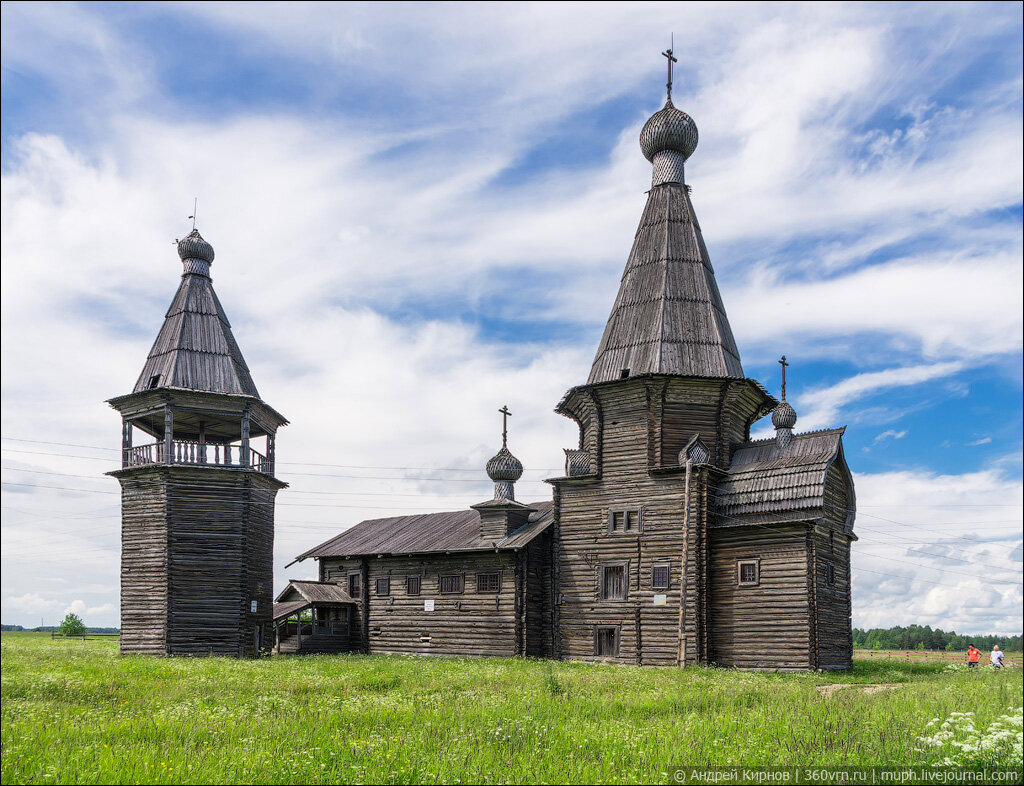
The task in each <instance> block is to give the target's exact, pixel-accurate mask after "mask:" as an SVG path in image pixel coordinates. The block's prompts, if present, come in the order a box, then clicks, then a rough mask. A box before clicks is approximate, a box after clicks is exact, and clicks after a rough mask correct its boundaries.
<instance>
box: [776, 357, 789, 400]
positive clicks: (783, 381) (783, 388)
mask: <svg viewBox="0 0 1024 786" xmlns="http://www.w3.org/2000/svg"><path fill="white" fill-rule="evenodd" d="M778 363H779V365H780V366H782V400H783V401H785V400H786V366H788V365H789V363H787V362H786V356H785V355H783V356H782V360H780V361H778Z"/></svg>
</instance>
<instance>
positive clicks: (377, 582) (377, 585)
mask: <svg viewBox="0 0 1024 786" xmlns="http://www.w3.org/2000/svg"><path fill="white" fill-rule="evenodd" d="M381 582H383V587H384V591H383V592H381V591H380V590H381V586H382V585H381ZM373 591H374V594H375V595H376V596H377V597H380V598H382V597H387V596H388V595H390V594H391V577H390V576H378V577H377V578H376V579H374V582H373Z"/></svg>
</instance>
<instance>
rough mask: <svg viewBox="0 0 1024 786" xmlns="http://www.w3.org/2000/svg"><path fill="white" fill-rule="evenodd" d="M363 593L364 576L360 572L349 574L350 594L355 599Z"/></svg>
mask: <svg viewBox="0 0 1024 786" xmlns="http://www.w3.org/2000/svg"><path fill="white" fill-rule="evenodd" d="M362 594H363V577H362V576H360V575H359V574H358V573H349V574H348V596H349V597H350V598H353V599H355V600H359V598H360V596H361V595H362Z"/></svg>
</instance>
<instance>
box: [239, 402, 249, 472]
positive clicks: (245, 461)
mask: <svg viewBox="0 0 1024 786" xmlns="http://www.w3.org/2000/svg"><path fill="white" fill-rule="evenodd" d="M238 463H239V464H240V465H242V466H243V467H248V466H249V410H248V409H247V410H245V412H243V413H242V450H241V455H240V456H239V457H238Z"/></svg>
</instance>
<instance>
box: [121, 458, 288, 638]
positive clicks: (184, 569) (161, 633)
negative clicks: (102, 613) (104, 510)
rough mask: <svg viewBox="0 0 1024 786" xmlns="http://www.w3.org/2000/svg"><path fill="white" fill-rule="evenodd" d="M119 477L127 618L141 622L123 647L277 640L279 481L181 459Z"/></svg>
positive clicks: (135, 623) (133, 626)
mask: <svg viewBox="0 0 1024 786" xmlns="http://www.w3.org/2000/svg"><path fill="white" fill-rule="evenodd" d="M119 479H120V480H121V484H122V490H123V491H122V497H123V514H122V520H123V525H122V526H123V532H122V542H123V547H122V576H123V577H126V578H127V581H126V582H125V580H124V579H123V583H122V607H121V613H122V627H124V626H125V623H126V622H127V623H128V627H129V629H130V630H132V631H133V632H132V633H130V634H129V636H128V637H127V642H122V649H123V651H125V652H145V653H149V654H170V655H226V656H232V657H244V656H252V655H255V654H257V652H258V651H260V650H266V649H269V647H270V646H271V643H272V641H271V637H272V626H271V617H272V610H273V595H272V591H273V543H274V508H273V503H274V498H275V496H276V493H277V490H278V488H279V487H280V484H279V483H278V482H277V481H275V480H273V479H272V478H269V477H267V476H265V475H262V474H261V473H258V472H254V471H251V470H239V469H227V468H222V467H183V466H180V465H172V466H163V467H157V468H146V469H142V470H128V471H123V472H122V473H119ZM161 506H162V508H163V510H162V511H159V513H158V510H159V508H160V507H161ZM142 543H146V544H147V545H146V546H145V551H144V552H143V551H142V550H141V549H142V547H141V546H140V545H137V544H142ZM143 555H145V556H143ZM159 562H162V566H160V567H158V563H159ZM137 565H138V569H137V568H136V566H137ZM161 568H162V573H163V575H162V576H160V575H159V573H160V570H161ZM137 576H138V577H144V578H141V579H140V578H137ZM253 600H255V601H256V603H257V608H256V611H255V612H253V611H251V602H252V601H253ZM143 642H145V643H143ZM161 642H162V644H163V646H162V647H160V643H161Z"/></svg>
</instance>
